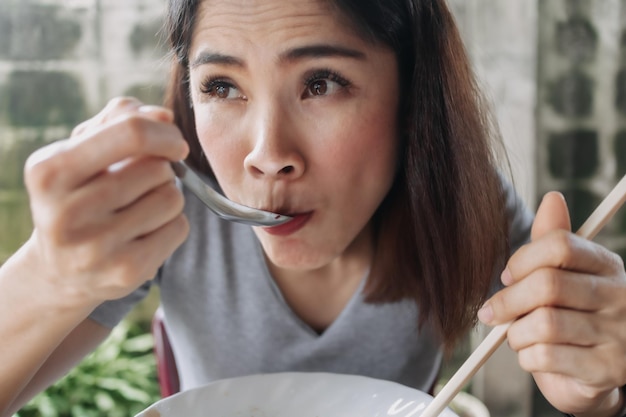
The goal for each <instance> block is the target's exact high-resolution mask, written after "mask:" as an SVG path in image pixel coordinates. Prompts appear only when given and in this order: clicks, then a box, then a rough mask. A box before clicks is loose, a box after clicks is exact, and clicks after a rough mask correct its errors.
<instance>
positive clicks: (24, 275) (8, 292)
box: [0, 243, 93, 415]
mask: <svg viewBox="0 0 626 417" xmlns="http://www.w3.org/2000/svg"><path fill="white" fill-rule="evenodd" d="M36 258H37V257H36V256H35V254H34V251H33V248H32V247H31V246H30V245H29V243H27V244H26V245H24V246H23V247H22V248H21V249H20V250H19V251H18V252H17V253H16V254H15V255H14V256H13V257H11V258H10V259H9V260H8V261H7V262H6V263H5V264H4V265H3V266H2V268H0V340H1V341H2V342H0V358H2V361H0V415H5V413H6V412H8V408H9V406H10V404H11V403H12V402H13V401H14V400H15V398H16V397H17V396H18V395H19V394H20V393H21V392H22V391H23V390H24V388H25V387H26V386H27V385H28V383H29V382H30V380H31V379H32V378H33V376H34V375H35V374H36V373H37V371H38V370H39V369H40V368H41V367H42V366H43V364H44V363H45V362H46V359H47V358H48V357H49V356H50V355H51V354H52V352H53V351H54V350H55V349H56V348H57V347H58V346H59V344H60V343H61V342H62V341H63V340H64V339H65V338H66V337H67V335H68V334H69V333H70V332H71V331H72V330H73V329H74V328H75V327H76V326H77V325H78V324H79V323H80V322H82V321H83V320H84V318H85V317H86V316H87V315H88V314H89V313H90V311H91V309H92V308H93V307H91V306H88V305H74V306H71V305H70V304H69V303H67V300H63V299H62V298H63V297H62V296H61V295H59V294H56V293H55V289H54V288H50V287H47V286H46V280H45V279H42V277H43V274H45V273H46V272H45V268H43V265H40V264H39V262H38V260H37V259H36ZM53 373H54V372H53ZM50 382H52V381H50Z"/></svg>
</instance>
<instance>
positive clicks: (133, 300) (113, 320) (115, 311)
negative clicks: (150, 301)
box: [89, 281, 152, 329]
mask: <svg viewBox="0 0 626 417" xmlns="http://www.w3.org/2000/svg"><path fill="white" fill-rule="evenodd" d="M151 286H152V281H147V282H145V283H144V284H143V285H142V286H141V287H139V288H137V289H136V290H135V291H133V292H131V293H130V294H129V295H127V296H126V297H123V298H120V299H118V300H111V301H106V302H104V303H102V304H100V305H99V306H98V307H96V309H95V310H94V311H93V312H92V313H91V314H90V315H89V318H90V319H92V320H94V321H96V322H97V323H99V324H101V325H103V326H105V327H108V328H110V329H112V328H113V327H115V326H116V325H117V324H118V323H119V322H120V321H122V319H123V318H124V317H125V316H126V315H127V314H128V313H129V312H130V311H131V310H132V309H133V307H134V306H135V305H136V304H137V303H139V302H140V301H141V300H143V299H144V298H145V297H146V295H148V292H149V291H150V287H151Z"/></svg>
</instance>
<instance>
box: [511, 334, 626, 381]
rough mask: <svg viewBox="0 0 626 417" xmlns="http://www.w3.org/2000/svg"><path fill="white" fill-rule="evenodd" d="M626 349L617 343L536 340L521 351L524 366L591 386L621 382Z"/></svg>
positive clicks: (519, 359)
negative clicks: (584, 343) (619, 364)
mask: <svg viewBox="0 0 626 417" xmlns="http://www.w3.org/2000/svg"><path fill="white" fill-rule="evenodd" d="M623 357H624V352H623V350H622V349H619V348H618V347H617V346H615V345H608V344H604V345H597V346H593V347H580V346H572V345H567V344H535V345H532V346H530V347H528V348H525V349H522V350H520V351H519V352H518V361H519V364H520V366H521V368H522V369H524V370H525V371H527V372H532V373H545V374H558V375H564V376H567V377H570V378H575V379H576V380H578V381H579V382H580V383H583V384H586V385H589V386H606V387H615V386H620V385H619V384H620V382H621V381H622V380H623V377H622V376H621V375H620V368H621V367H620V366H616V365H615V364H616V363H620V362H622V361H623Z"/></svg>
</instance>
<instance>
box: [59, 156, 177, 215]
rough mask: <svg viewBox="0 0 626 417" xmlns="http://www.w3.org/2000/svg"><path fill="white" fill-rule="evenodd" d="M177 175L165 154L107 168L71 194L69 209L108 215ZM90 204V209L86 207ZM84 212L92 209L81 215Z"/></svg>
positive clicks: (74, 213) (74, 212)
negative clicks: (114, 168) (164, 156)
mask: <svg viewBox="0 0 626 417" xmlns="http://www.w3.org/2000/svg"><path fill="white" fill-rule="evenodd" d="M174 178H175V174H174V171H173V170H172V168H171V166H170V164H169V162H167V161H166V160H164V159H161V158H152V157H150V158H141V159H135V160H131V161H129V162H128V163H127V164H124V165H123V166H122V165H119V166H118V169H116V170H107V171H105V172H103V173H102V174H101V175H99V176H98V177H96V178H95V179H93V180H92V181H91V182H90V183H89V186H87V187H82V188H80V189H78V190H77V191H76V192H74V193H73V194H71V195H70V198H69V203H68V206H71V207H74V209H68V210H70V211H71V212H72V213H71V215H72V216H76V217H78V218H80V217H87V216H88V217H93V216H94V215H101V216H104V215H106V214H108V213H111V212H113V211H116V210H120V209H122V208H124V207H127V206H129V205H130V204H132V203H134V202H135V201H137V200H138V199H139V198H140V197H142V196H143V195H145V194H146V193H148V192H149V191H150V190H152V189H154V188H157V187H159V186H161V185H163V184H166V183H169V182H172V181H173V180H174ZM87 207H89V209H85V208H87ZM81 212H88V213H85V214H83V215H81Z"/></svg>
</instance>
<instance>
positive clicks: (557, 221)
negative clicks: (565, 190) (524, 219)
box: [530, 191, 572, 240]
mask: <svg viewBox="0 0 626 417" xmlns="http://www.w3.org/2000/svg"><path fill="white" fill-rule="evenodd" d="M552 230H567V231H571V230H572V226H571V224H570V217H569V211H568V210H567V203H566V202H565V198H564V197H563V194H561V193H559V192H557V191H551V192H549V193H547V194H546V195H545V196H544V197H543V200H542V201H541V204H539V208H538V209H537V215H536V216H535V221H534V222H533V227H532V229H531V234H530V235H531V239H532V240H535V239H537V238H540V237H541V236H543V235H545V234H546V233H548V232H550V231H552Z"/></svg>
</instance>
